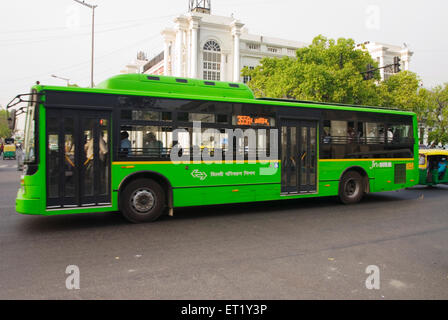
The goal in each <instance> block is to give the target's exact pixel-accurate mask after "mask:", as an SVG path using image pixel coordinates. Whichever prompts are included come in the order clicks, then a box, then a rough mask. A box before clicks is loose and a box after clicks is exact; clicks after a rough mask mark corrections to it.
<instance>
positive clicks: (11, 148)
mask: <svg viewBox="0 0 448 320" xmlns="http://www.w3.org/2000/svg"><path fill="white" fill-rule="evenodd" d="M3 159H4V160H7V159H16V145H15V144H5V146H4V147H3Z"/></svg>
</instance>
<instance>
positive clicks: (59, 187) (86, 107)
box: [10, 74, 419, 223]
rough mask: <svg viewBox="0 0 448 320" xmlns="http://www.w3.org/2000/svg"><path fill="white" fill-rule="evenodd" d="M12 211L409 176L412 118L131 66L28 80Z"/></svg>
mask: <svg viewBox="0 0 448 320" xmlns="http://www.w3.org/2000/svg"><path fill="white" fill-rule="evenodd" d="M17 99H18V101H19V102H20V101H27V102H28V107H27V110H26V113H27V117H26V125H25V126H26V129H25V142H24V152H25V155H24V163H25V167H24V175H23V176H22V178H21V186H20V189H19V191H18V194H17V199H16V210H17V212H19V213H22V214H30V215H61V214H74V213H91V214H94V213H98V212H121V213H122V214H123V215H124V217H125V218H127V219H128V220H129V221H131V222H133V223H140V222H148V221H154V220H156V219H158V218H159V217H160V216H161V215H163V214H169V215H171V216H172V215H173V214H174V209H175V208H179V207H193V206H203V205H219V204H230V203H250V202H258V201H271V200H288V199H297V198H314V197H328V196H334V197H336V198H339V200H340V202H342V203H343V204H352V203H356V202H359V201H360V200H361V199H362V197H363V196H364V195H365V194H367V193H370V192H382V191H391V190H399V189H403V188H407V187H411V186H413V185H415V184H417V183H418V178H419V172H418V164H419V161H418V160H419V159H418V138H417V128H418V126H417V118H416V115H415V114H414V113H412V112H403V111H398V110H391V109H381V108H376V107H363V106H354V105H342V104H330V103H319V102H309V101H295V100H282V99H269V98H263V99H259V98H255V97H254V94H253V92H252V91H251V90H250V88H249V87H248V86H246V85H245V84H242V83H232V82H230V83H229V82H220V81H206V80H198V79H188V78H179V77H168V76H153V75H144V74H128V75H119V76H115V77H112V78H110V79H108V80H106V81H104V82H103V83H101V84H100V85H98V86H97V87H95V88H75V87H56V86H44V85H40V84H38V85H36V86H34V87H33V88H32V92H31V93H30V94H25V95H19V96H17V97H16V102H15V103H12V104H10V107H11V106H14V105H15V104H17Z"/></svg>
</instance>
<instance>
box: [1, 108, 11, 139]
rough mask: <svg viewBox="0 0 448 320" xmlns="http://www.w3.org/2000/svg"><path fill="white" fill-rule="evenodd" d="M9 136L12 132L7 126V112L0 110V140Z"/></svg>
mask: <svg viewBox="0 0 448 320" xmlns="http://www.w3.org/2000/svg"><path fill="white" fill-rule="evenodd" d="M11 134H12V132H11V130H10V129H9V126H8V112H7V111H6V110H3V109H0V138H2V139H4V138H10V137H11Z"/></svg>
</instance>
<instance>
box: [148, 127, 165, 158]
mask: <svg viewBox="0 0 448 320" xmlns="http://www.w3.org/2000/svg"><path fill="white" fill-rule="evenodd" d="M144 149H145V150H146V153H147V154H148V155H149V156H153V157H154V156H161V154H162V149H163V143H162V142H161V141H159V140H157V138H156V135H155V134H154V133H153V132H150V133H148V135H147V139H146V143H145V148H144Z"/></svg>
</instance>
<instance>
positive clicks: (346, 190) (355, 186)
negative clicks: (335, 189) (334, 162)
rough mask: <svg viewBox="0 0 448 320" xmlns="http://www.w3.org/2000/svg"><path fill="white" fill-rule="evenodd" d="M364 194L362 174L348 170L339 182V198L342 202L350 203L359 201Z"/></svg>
mask: <svg viewBox="0 0 448 320" xmlns="http://www.w3.org/2000/svg"><path fill="white" fill-rule="evenodd" d="M363 196H364V185H363V179H362V176H361V175H360V174H359V173H358V172H356V171H349V172H347V173H346V174H344V176H343V177H342V179H341V182H340V183H339V199H340V200H341V202H342V203H344V204H352V203H357V202H359V201H361V199H362V197H363Z"/></svg>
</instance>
